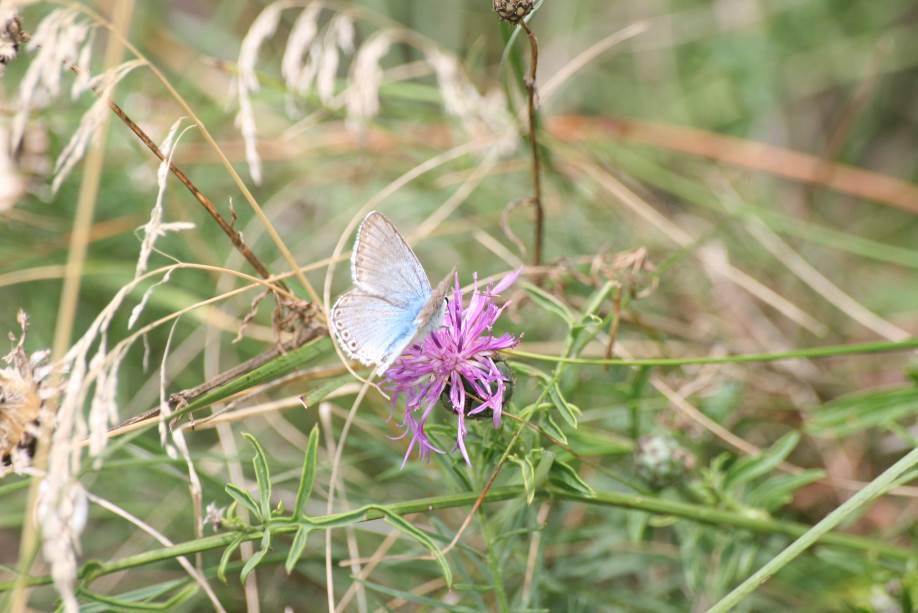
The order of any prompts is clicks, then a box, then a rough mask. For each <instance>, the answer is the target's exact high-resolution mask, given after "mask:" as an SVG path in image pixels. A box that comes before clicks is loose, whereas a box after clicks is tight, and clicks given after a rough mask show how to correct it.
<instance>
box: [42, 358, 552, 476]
mask: <svg viewBox="0 0 918 613" xmlns="http://www.w3.org/2000/svg"><path fill="white" fill-rule="evenodd" d="M510 368H511V369H513V370H515V371H516V372H518V373H521V374H524V375H528V376H530V377H536V378H537V379H541V380H542V381H544V382H546V383H548V381H550V380H551V376H550V375H549V374H548V373H547V372H545V371H544V370H541V369H539V368H536V367H535V366H531V365H529V364H526V363H525V362H517V361H515V360H514V361H511V362H510ZM27 483H28V482H27Z"/></svg>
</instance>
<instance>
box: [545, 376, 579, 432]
mask: <svg viewBox="0 0 918 613" xmlns="http://www.w3.org/2000/svg"><path fill="white" fill-rule="evenodd" d="M548 395H549V397H550V398H551V401H552V402H553V403H554V405H555V407H557V409H558V411H559V412H560V413H561V417H563V418H564V421H566V422H567V423H568V424H569V425H570V426H571V427H572V428H576V427H577V416H578V415H580V409H579V408H578V407H577V405H575V404H573V403H570V402H568V401H567V400H566V399H565V398H564V395H563V394H562V393H561V388H559V387H558V384H557V383H555V384H553V385H552V386H551V387H550V388H549V389H548Z"/></svg>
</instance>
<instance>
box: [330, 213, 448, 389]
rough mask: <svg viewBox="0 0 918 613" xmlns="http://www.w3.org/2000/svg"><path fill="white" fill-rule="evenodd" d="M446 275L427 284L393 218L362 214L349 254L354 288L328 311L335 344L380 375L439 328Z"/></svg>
mask: <svg viewBox="0 0 918 613" xmlns="http://www.w3.org/2000/svg"><path fill="white" fill-rule="evenodd" d="M450 276H451V275H449V276H447V277H446V278H445V279H444V280H443V281H442V282H441V283H440V284H439V285H438V286H437V287H436V288H431V286H430V280H429V279H428V278H427V273H426V272H424V267H423V266H421V262H419V261H418V258H417V256H416V255H415V254H414V251H412V250H411V247H409V246H408V243H407V242H406V241H405V239H404V238H403V237H402V235H401V234H399V231H398V230H397V229H396V228H395V226H394V225H393V224H392V222H391V221H389V220H388V219H387V218H386V216H385V215H383V214H382V213H380V212H378V211H371V212H370V213H368V214H367V216H366V217H364V219H363V221H362V222H361V223H360V228H359V229H358V230H357V239H356V240H355V241H354V251H353V253H352V254H351V280H352V281H353V283H354V287H353V289H351V290H350V291H348V292H347V293H345V294H343V295H342V296H341V297H340V298H338V300H337V301H336V302H335V306H334V307H332V310H331V325H332V329H333V331H334V333H335V337H336V338H337V340H338V345H339V346H340V347H341V348H342V349H343V350H344V352H345V353H346V354H347V356H348V357H349V358H352V359H356V360H358V361H359V362H361V363H362V364H366V365H368V366H373V365H375V366H376V372H377V373H378V374H382V373H384V372H385V371H386V370H387V369H388V368H389V367H390V366H391V365H392V363H393V362H395V360H397V359H398V357H399V356H400V355H401V354H402V352H403V351H404V350H405V349H406V348H407V347H408V346H410V345H411V344H412V343H414V342H420V341H422V340H424V339H425V338H426V337H427V335H428V334H430V333H431V332H432V331H434V330H436V329H437V328H438V327H440V324H441V323H442V322H443V316H444V313H445V309H446V302H445V298H446V292H447V289H448V285H449V279H450Z"/></svg>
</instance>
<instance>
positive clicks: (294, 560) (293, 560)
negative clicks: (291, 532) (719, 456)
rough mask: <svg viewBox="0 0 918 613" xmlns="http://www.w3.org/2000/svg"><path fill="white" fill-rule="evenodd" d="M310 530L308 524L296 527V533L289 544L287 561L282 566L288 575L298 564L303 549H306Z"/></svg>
mask: <svg viewBox="0 0 918 613" xmlns="http://www.w3.org/2000/svg"><path fill="white" fill-rule="evenodd" d="M310 532H312V528H311V527H309V526H300V527H299V528H297V530H296V535H295V536H294V537H293V543H292V544H291V545H290V553H288V554H287V562H286V563H285V564H284V568H286V569H287V574H288V575H289V574H290V573H292V572H293V569H294V568H296V565H297V564H299V562H300V558H301V557H303V551H304V550H305V549H306V540H307V539H308V538H309V533H310Z"/></svg>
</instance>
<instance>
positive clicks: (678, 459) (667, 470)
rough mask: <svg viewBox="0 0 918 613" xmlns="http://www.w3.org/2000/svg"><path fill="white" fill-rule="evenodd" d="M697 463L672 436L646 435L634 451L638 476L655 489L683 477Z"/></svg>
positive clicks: (635, 468)
mask: <svg viewBox="0 0 918 613" xmlns="http://www.w3.org/2000/svg"><path fill="white" fill-rule="evenodd" d="M694 463H695V458H694V457H693V456H692V454H691V453H689V452H688V451H686V450H685V449H684V448H682V446H681V445H679V443H678V442H677V441H676V440H675V439H673V438H672V437H669V436H665V435H662V436H661V435H654V436H645V437H643V438H641V440H639V441H638V444H637V448H636V449H635V452H634V470H635V472H636V473H637V476H638V477H639V478H640V479H641V480H642V481H644V482H645V483H646V484H647V485H649V486H650V487H651V488H653V489H662V488H664V487H666V486H667V485H672V484H673V483H675V482H676V481H677V480H678V479H680V478H681V477H683V476H684V475H685V473H686V472H687V471H688V470H690V469H691V468H692V467H693V466H694Z"/></svg>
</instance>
